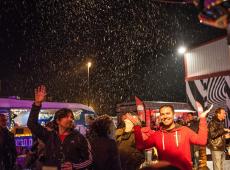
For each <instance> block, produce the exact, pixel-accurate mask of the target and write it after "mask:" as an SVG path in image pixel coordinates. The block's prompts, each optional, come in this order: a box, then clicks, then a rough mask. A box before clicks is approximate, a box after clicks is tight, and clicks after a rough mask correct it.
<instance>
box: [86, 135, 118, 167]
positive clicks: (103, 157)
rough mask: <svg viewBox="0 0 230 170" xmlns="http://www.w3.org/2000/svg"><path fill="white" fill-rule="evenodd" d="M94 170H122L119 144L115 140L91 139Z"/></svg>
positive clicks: (104, 138)
mask: <svg viewBox="0 0 230 170" xmlns="http://www.w3.org/2000/svg"><path fill="white" fill-rule="evenodd" d="M90 143H91V146H92V154H93V169H94V170H121V163H120V157H119V154H118V149H117V144H116V142H115V141H114V140H113V139H110V138H106V137H95V138H93V139H90Z"/></svg>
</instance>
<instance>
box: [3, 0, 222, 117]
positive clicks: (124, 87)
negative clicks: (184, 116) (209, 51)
mask: <svg viewBox="0 0 230 170" xmlns="http://www.w3.org/2000/svg"><path fill="white" fill-rule="evenodd" d="M0 8H1V9H0V11H1V12H0V27H1V29H0V30H1V31H0V49H1V54H0V56H1V63H0V67H1V72H0V79H1V96H12V95H13V96H20V97H21V98H23V99H27V98H32V97H33V89H34V88H35V87H36V86H37V85H39V84H45V85H46V86H47V88H48V99H49V100H53V101H66V102H80V103H84V104H87V66H86V63H87V62H88V61H91V62H92V67H91V68H90V100H91V101H90V103H91V105H92V106H93V107H94V108H95V110H96V111H97V112H99V113H108V114H114V113H115V107H116V103H120V102H126V101H130V100H132V99H133V96H135V95H136V96H139V97H140V98H141V99H143V100H161V101H185V100H186V96H185V87H184V86H185V85H184V66H183V57H181V56H178V54H177V53H176V49H177V47H178V46H179V45H180V44H186V45H188V46H190V47H191V46H194V45H197V44H200V43H202V42H205V41H207V40H210V39H212V38H216V37H218V36H220V35H224V34H225V32H224V31H222V30H217V29H214V28H210V27H208V26H204V25H201V24H199V21H198V19H197V13H198V12H197V10H196V9H195V7H194V6H192V5H191V4H167V3H160V2H157V1H152V0H139V1H130V0H100V1H96V0H82V1H78V0H70V1H64V0H53V1H49V0H43V1H41V0H23V1H17V0H3V1H2V2H1V7H0Z"/></svg>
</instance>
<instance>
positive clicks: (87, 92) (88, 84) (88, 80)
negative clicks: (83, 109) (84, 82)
mask: <svg viewBox="0 0 230 170" xmlns="http://www.w3.org/2000/svg"><path fill="white" fill-rule="evenodd" d="M89 67H90V66H89V65H88V90H87V100H88V106H89Z"/></svg>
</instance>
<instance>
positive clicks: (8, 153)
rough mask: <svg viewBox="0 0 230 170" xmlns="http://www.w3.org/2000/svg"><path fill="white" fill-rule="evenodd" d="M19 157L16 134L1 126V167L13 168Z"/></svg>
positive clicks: (6, 169)
mask: <svg viewBox="0 0 230 170" xmlns="http://www.w3.org/2000/svg"><path fill="white" fill-rule="evenodd" d="M16 157H17V152H16V146H15V140H14V135H13V133H11V132H10V131H9V130H8V129H7V128H1V127H0V169H1V170H13V169H14V166H15V161H16Z"/></svg>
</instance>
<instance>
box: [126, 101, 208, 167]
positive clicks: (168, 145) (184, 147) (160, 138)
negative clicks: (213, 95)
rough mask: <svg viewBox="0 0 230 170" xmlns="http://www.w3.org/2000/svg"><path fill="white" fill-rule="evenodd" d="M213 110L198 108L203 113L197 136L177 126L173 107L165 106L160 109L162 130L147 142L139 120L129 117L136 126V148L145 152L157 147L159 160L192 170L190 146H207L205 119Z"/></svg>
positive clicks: (187, 129) (184, 127)
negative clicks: (143, 136)
mask: <svg viewBox="0 0 230 170" xmlns="http://www.w3.org/2000/svg"><path fill="white" fill-rule="evenodd" d="M211 108H212V106H211V107H210V108H209V109H208V110H206V111H204V112H203V108H202V107H199V108H198V110H200V112H202V113H201V114H200V116H199V117H200V123H199V131H198V134H197V133H195V132H194V131H192V130H191V129H189V128H188V127H186V126H181V125H178V124H176V123H175V122H174V108H173V106H171V105H163V106H161V107H160V109H159V111H160V117H161V122H162V128H161V129H160V130H159V131H156V132H155V133H153V134H152V135H151V136H150V137H149V138H148V139H147V140H145V141H144V140H143V138H142V133H141V127H140V126H139V121H138V119H137V118H134V117H132V116H131V115H129V116H128V118H129V120H131V121H132V122H133V123H134V125H135V126H134V133H135V142H136V147H137V148H138V149H140V150H143V149H147V148H151V147H153V146H155V147H156V148H157V150H158V157H159V160H164V161H168V162H170V163H171V164H172V165H173V166H176V167H178V168H180V169H181V170H190V169H192V161H191V154H190V144H197V145H206V143H207V136H208V129H207V123H206V118H205V117H206V115H207V113H208V112H209V111H210V110H211Z"/></svg>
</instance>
